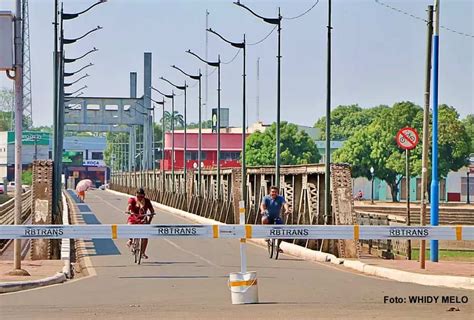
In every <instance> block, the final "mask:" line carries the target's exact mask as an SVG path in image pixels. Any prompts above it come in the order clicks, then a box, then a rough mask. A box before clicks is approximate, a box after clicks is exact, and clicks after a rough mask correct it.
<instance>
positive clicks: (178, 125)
mask: <svg viewBox="0 0 474 320" xmlns="http://www.w3.org/2000/svg"><path fill="white" fill-rule="evenodd" d="M162 121H163V118H161V119H160V123H162ZM171 121H174V128H175V129H176V130H177V129H183V128H184V117H183V115H182V114H180V113H179V112H178V111H175V112H174V113H173V115H172V114H171V112H169V111H165V130H166V131H170V130H171Z"/></svg>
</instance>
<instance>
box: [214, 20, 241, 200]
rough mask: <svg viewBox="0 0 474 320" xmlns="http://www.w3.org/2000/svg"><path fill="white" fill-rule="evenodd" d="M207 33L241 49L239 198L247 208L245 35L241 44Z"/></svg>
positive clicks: (217, 34)
mask: <svg viewBox="0 0 474 320" xmlns="http://www.w3.org/2000/svg"><path fill="white" fill-rule="evenodd" d="M207 31H208V32H210V33H213V34H215V35H216V36H218V37H219V38H221V39H222V40H223V41H225V42H227V43H228V44H230V45H231V46H233V47H234V48H239V49H243V51H244V52H243V73H242V163H241V165H242V184H241V194H240V198H241V200H242V201H243V202H244V208H247V190H246V189H247V188H246V187H247V167H246V160H245V135H246V133H247V130H246V122H245V120H246V106H245V100H246V99H245V95H246V86H245V78H246V74H245V59H246V44H245V34H244V40H243V41H242V42H232V41H229V40H227V39H226V38H224V37H223V36H221V35H220V34H219V33H217V32H216V31H214V30H212V29H211V28H209V29H207Z"/></svg>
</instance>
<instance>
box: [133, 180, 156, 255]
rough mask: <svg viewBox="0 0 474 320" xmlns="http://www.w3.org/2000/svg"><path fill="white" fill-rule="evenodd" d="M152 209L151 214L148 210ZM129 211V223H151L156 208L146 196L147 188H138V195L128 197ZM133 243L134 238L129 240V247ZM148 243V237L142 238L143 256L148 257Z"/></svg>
mask: <svg viewBox="0 0 474 320" xmlns="http://www.w3.org/2000/svg"><path fill="white" fill-rule="evenodd" d="M148 211H150V214H151V215H149V216H147V215H146V214H147V212H148ZM127 212H128V213H129V214H130V216H129V217H128V219H127V224H150V223H151V220H152V219H153V215H154V214H155V209H153V205H152V204H151V201H150V199H148V198H146V197H145V190H143V188H140V189H138V190H137V193H136V197H133V198H130V199H128V207H127ZM131 244H132V239H129V240H128V241H127V247H130V245H131ZM147 245H148V239H142V258H143V259H148V256H147V255H146V254H145V252H146V247H147Z"/></svg>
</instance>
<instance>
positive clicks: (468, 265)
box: [359, 257, 474, 277]
mask: <svg viewBox="0 0 474 320" xmlns="http://www.w3.org/2000/svg"><path fill="white" fill-rule="evenodd" d="M359 261H360V262H362V263H365V264H367V265H370V266H376V267H383V268H390V269H397V270H402V271H407V272H414V273H420V274H429V275H443V276H460V277H474V262H462V261H440V262H431V261H428V260H427V261H426V264H425V269H421V268H420V262H419V261H416V260H386V259H377V258H364V257H363V258H361V259H359Z"/></svg>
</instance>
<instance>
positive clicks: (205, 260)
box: [94, 195, 222, 268]
mask: <svg viewBox="0 0 474 320" xmlns="http://www.w3.org/2000/svg"><path fill="white" fill-rule="evenodd" d="M94 196H95V197H97V198H99V199H101V200H102V201H103V202H105V203H106V204H108V205H109V206H111V207H113V208H115V209H117V210H119V211H121V209H120V208H118V207H116V206H114V205H113V204H111V203H109V202H108V201H107V200H105V199H104V198H100V197H98V196H96V195H94ZM123 197H124V198H125V197H127V196H123ZM155 209H157V208H155ZM124 211H125V210H124ZM167 213H168V212H167ZM168 214H169V215H171V216H173V217H177V218H181V219H182V220H184V221H188V222H189V221H190V220H188V219H186V218H183V217H180V216H176V215H173V214H171V213H168ZM163 240H164V241H166V242H168V243H169V244H170V245H172V246H173V247H175V248H176V249H178V250H181V251H183V252H184V253H187V254H190V255H192V256H194V257H196V258H198V259H200V260H202V261H204V262H206V263H208V264H209V265H211V266H214V267H217V268H222V267H221V266H220V265H217V264H215V263H214V262H212V261H210V260H208V259H206V258H204V257H202V256H200V255H198V254H196V253H194V252H191V251H188V250H186V249H184V248H182V247H180V246H179V245H178V244H176V243H175V242H173V241H171V240H169V239H163Z"/></svg>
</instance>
